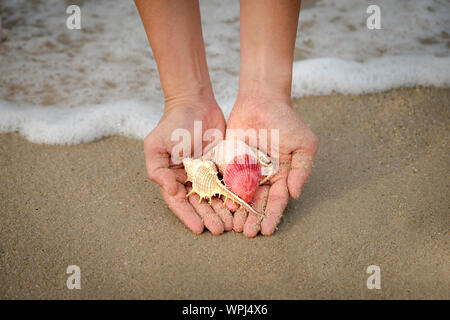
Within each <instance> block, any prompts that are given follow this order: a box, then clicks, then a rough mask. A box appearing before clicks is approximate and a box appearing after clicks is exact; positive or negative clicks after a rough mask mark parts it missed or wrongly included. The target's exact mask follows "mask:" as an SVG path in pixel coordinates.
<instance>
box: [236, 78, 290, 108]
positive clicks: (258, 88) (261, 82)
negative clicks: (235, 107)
mask: <svg viewBox="0 0 450 320" xmlns="http://www.w3.org/2000/svg"><path fill="white" fill-rule="evenodd" d="M290 79H291V78H289V85H288V84H287V83H286V82H280V81H274V80H272V79H260V78H244V79H242V78H241V79H240V80H239V92H238V98H237V102H238V103H239V102H245V101H255V100H256V101H278V102H284V103H287V104H290V102H291V84H290Z"/></svg>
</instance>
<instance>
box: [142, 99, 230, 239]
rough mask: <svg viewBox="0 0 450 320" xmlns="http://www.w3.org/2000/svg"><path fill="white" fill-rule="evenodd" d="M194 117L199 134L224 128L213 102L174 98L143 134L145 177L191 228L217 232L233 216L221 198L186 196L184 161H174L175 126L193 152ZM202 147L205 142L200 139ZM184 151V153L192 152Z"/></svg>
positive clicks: (228, 222) (226, 228) (220, 115)
mask: <svg viewBox="0 0 450 320" xmlns="http://www.w3.org/2000/svg"><path fill="white" fill-rule="evenodd" d="M194 121H201V124H202V137H203V133H204V132H205V131H207V130H208V129H217V130H218V132H220V133H221V138H223V136H224V132H225V119H224V117H223V113H222V111H221V109H220V108H219V106H218V105H217V104H216V103H215V102H208V103H200V102H192V101H186V102H177V103H176V105H171V106H167V105H166V108H165V112H164V115H163V117H162V118H161V120H160V122H159V123H158V125H157V126H156V128H155V129H154V130H153V131H151V132H150V134H149V135H148V136H147V137H146V138H145V142H144V153H145V164H146V169H147V175H148V178H149V179H150V180H152V181H154V182H156V183H157V184H158V185H159V186H160V189H161V193H162V196H163V198H164V200H165V201H166V203H167V205H168V206H169V208H170V210H172V212H173V213H174V214H175V215H176V216H177V217H178V219H180V220H181V222H183V223H184V224H185V225H186V226H187V227H188V228H189V229H190V230H191V231H192V232H194V233H195V234H199V233H201V232H203V229H204V227H206V228H207V229H208V230H209V231H211V233H212V234H215V235H218V234H221V233H223V231H229V230H231V229H232V228H233V217H232V215H231V213H230V211H229V210H228V209H227V208H226V206H225V205H224V203H223V201H222V200H221V199H217V198H213V200H212V202H211V204H209V203H208V202H207V201H205V200H202V201H201V202H200V203H199V197H198V195H195V194H193V195H191V196H189V198H186V195H187V193H188V191H189V190H187V188H186V186H185V185H184V183H185V182H186V172H185V171H184V168H183V165H182V164H180V163H178V164H177V163H174V161H173V159H172V157H171V154H172V150H173V148H174V146H176V145H177V144H179V143H180V141H172V139H171V137H172V133H173V132H174V130H176V129H184V130H186V131H185V132H189V134H190V137H191V141H190V143H191V148H190V149H191V150H192V154H193V152H194V141H193V140H194ZM202 140H203V139H202ZM200 143H201V146H197V147H200V148H201V150H202V151H203V150H204V148H205V147H206V145H207V142H204V141H201V142H200ZM192 154H190V155H183V156H185V157H186V156H192Z"/></svg>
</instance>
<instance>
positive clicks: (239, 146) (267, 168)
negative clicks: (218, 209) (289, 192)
mask: <svg viewBox="0 0 450 320" xmlns="http://www.w3.org/2000/svg"><path fill="white" fill-rule="evenodd" d="M205 159H208V160H211V161H213V162H214V163H215V164H216V165H217V167H218V169H219V172H220V173H221V174H222V176H223V181H224V183H225V185H226V186H227V187H228V188H229V189H230V190H231V191H232V192H234V193H235V194H236V195H238V196H239V197H240V198H241V199H243V200H244V201H246V202H247V203H251V202H252V200H253V196H254V194H255V192H256V189H257V188H258V186H259V185H260V184H263V183H265V182H266V181H268V180H269V179H270V178H271V177H272V176H273V175H274V174H275V168H274V165H273V162H272V159H271V158H270V157H269V156H267V155H266V154H265V153H263V152H262V151H259V150H257V149H256V148H253V147H250V146H249V145H247V144H246V143H245V142H244V141H241V140H231V139H229V140H223V141H221V142H220V143H219V144H218V145H217V146H215V147H214V148H213V149H211V151H210V152H208V153H207V154H206V155H205Z"/></svg>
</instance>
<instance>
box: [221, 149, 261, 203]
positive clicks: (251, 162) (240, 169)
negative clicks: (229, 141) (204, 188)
mask: <svg viewBox="0 0 450 320" xmlns="http://www.w3.org/2000/svg"><path fill="white" fill-rule="evenodd" d="M261 178H262V174H261V164H260V163H259V162H258V159H256V157H254V156H253V155H251V154H241V155H238V156H236V157H234V159H233V160H232V161H231V162H229V163H228V164H227V165H226V167H225V170H224V172H223V181H224V182H225V185H226V186H227V187H228V188H230V190H231V191H233V192H234V193H235V194H237V195H238V196H239V197H240V198H241V199H242V200H244V201H245V202H247V203H251V202H252V200H253V196H254V195H255V193H256V189H257V188H258V185H259V182H260V181H261Z"/></svg>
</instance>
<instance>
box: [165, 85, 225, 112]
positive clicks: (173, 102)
mask: <svg viewBox="0 0 450 320" xmlns="http://www.w3.org/2000/svg"><path fill="white" fill-rule="evenodd" d="M183 106H190V107H195V108H199V109H201V108H211V107H218V105H217V102H216V99H215V97H214V93H213V91H212V86H211V83H202V84H196V85H193V86H192V87H191V88H183V89H180V90H177V91H175V92H173V93H171V94H170V95H166V96H165V98H164V111H167V110H169V109H174V108H178V107H183Z"/></svg>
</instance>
